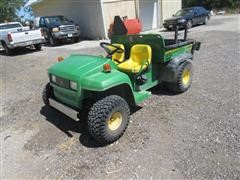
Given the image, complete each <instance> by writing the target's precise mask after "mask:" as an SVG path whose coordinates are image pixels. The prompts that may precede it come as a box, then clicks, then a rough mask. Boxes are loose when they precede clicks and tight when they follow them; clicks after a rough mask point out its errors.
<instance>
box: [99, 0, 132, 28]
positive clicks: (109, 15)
mask: <svg viewBox="0 0 240 180" xmlns="http://www.w3.org/2000/svg"><path fill="white" fill-rule="evenodd" d="M102 3H103V14H104V20H105V28H106V30H108V29H109V25H110V24H111V23H113V21H114V16H117V15H119V16H120V17H123V16H127V17H128V18H136V9H135V8H136V7H135V0H102Z"/></svg>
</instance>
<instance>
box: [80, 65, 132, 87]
mask: <svg viewBox="0 0 240 180" xmlns="http://www.w3.org/2000/svg"><path fill="white" fill-rule="evenodd" d="M121 84H127V85H129V87H130V88H131V90H132V91H133V88H132V85H131V80H130V78H129V77H128V75H126V74H125V73H122V72H120V71H118V70H116V69H112V71H111V72H109V73H106V72H98V73H95V74H92V75H90V76H87V77H84V78H83V79H82V83H81V86H82V89H85V90H90V91H105V90H107V89H110V88H112V87H115V86H118V85H121Z"/></svg>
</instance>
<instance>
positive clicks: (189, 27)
mask: <svg viewBox="0 0 240 180" xmlns="http://www.w3.org/2000/svg"><path fill="white" fill-rule="evenodd" d="M192 26H193V22H192V20H188V21H187V28H188V29H191V28H192Z"/></svg>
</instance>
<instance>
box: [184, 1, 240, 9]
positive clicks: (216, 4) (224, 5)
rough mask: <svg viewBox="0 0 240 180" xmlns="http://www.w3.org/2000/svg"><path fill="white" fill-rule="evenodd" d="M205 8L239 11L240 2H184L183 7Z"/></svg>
mask: <svg viewBox="0 0 240 180" xmlns="http://www.w3.org/2000/svg"><path fill="white" fill-rule="evenodd" d="M190 6H204V7H206V8H207V9H221V8H231V9H239V8H240V0H224V1H223V0H183V7H190Z"/></svg>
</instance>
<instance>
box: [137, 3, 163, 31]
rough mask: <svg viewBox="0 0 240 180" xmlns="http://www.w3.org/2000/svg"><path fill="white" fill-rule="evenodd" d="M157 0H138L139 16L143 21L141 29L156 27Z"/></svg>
mask: <svg viewBox="0 0 240 180" xmlns="http://www.w3.org/2000/svg"><path fill="white" fill-rule="evenodd" d="M158 10H159V8H158V0H139V17H140V19H141V21H142V23H143V30H150V29H154V28H157V27H158V15H159V13H158Z"/></svg>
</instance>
